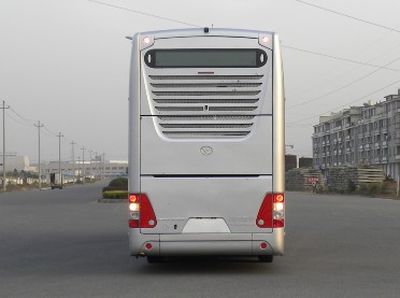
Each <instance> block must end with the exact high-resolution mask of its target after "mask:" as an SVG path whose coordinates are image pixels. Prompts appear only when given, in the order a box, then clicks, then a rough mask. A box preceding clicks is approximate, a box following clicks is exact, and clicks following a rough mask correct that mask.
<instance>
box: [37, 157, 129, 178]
mask: <svg viewBox="0 0 400 298" xmlns="http://www.w3.org/2000/svg"><path fill="white" fill-rule="evenodd" d="M41 168H42V174H43V175H48V174H50V173H58V161H50V162H47V163H43V164H42V166H41ZM61 171H62V173H63V174H64V175H66V176H74V177H81V176H86V177H116V176H125V175H126V174H127V171H128V161H125V160H110V161H104V162H103V161H96V160H92V161H85V162H84V163H83V162H82V161H81V160H78V161H75V163H73V162H72V161H62V162H61Z"/></svg>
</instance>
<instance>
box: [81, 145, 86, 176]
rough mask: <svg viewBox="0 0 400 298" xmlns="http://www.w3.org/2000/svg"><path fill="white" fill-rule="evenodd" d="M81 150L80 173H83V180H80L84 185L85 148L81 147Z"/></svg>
mask: <svg viewBox="0 0 400 298" xmlns="http://www.w3.org/2000/svg"><path fill="white" fill-rule="evenodd" d="M81 150H82V167H83V168H82V173H83V179H82V183H85V150H86V148H85V146H83V147H82V148H81Z"/></svg>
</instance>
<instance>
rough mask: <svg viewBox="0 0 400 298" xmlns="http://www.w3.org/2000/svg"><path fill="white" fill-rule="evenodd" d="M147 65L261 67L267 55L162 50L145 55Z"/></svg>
mask: <svg viewBox="0 0 400 298" xmlns="http://www.w3.org/2000/svg"><path fill="white" fill-rule="evenodd" d="M144 60H145V63H146V64H147V65H148V66H149V67H154V68H187V67H209V68H212V67H239V68H240V67H250V68H251V67H261V66H263V65H265V63H266V62H267V54H266V53H265V52H264V51H263V50H260V49H168V50H167V49H162V50H161V49H160V50H150V51H148V52H147V53H146V54H145V57H144Z"/></svg>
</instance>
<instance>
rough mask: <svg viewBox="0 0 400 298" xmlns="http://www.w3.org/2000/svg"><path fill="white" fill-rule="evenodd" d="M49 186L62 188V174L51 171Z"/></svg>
mask: <svg viewBox="0 0 400 298" xmlns="http://www.w3.org/2000/svg"><path fill="white" fill-rule="evenodd" d="M50 187H51V189H55V188H58V189H62V188H63V183H62V176H60V174H57V173H51V174H50Z"/></svg>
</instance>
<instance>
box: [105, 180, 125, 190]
mask: <svg viewBox="0 0 400 298" xmlns="http://www.w3.org/2000/svg"><path fill="white" fill-rule="evenodd" d="M112 190H128V179H127V178H124V177H119V178H115V179H113V180H111V182H110V183H109V184H108V186H105V187H103V192H105V191H112Z"/></svg>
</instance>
